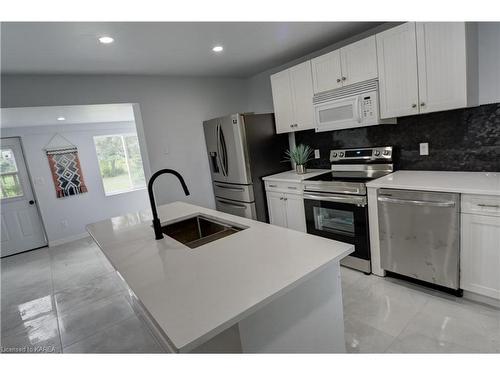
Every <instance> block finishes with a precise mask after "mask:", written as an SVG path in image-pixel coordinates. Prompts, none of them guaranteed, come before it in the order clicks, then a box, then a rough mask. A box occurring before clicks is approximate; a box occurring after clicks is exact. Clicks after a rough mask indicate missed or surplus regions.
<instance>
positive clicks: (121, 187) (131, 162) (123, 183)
mask: <svg viewBox="0 0 500 375" xmlns="http://www.w3.org/2000/svg"><path fill="white" fill-rule="evenodd" d="M94 144H95V149H96V152H97V159H98V160H99V169H100V171H101V177H102V183H103V185H104V192H105V194H106V195H113V194H119V193H125V192H127V191H133V190H138V189H143V188H144V187H146V180H145V179H144V170H143V169H142V158H141V151H140V148H139V140H138V139H137V135H136V134H116V135H105V136H96V137H94Z"/></svg>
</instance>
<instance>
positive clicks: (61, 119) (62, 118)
mask: <svg viewBox="0 0 500 375" xmlns="http://www.w3.org/2000/svg"><path fill="white" fill-rule="evenodd" d="M64 120H66V117H62V116H59V117H58V118H57V121H64Z"/></svg>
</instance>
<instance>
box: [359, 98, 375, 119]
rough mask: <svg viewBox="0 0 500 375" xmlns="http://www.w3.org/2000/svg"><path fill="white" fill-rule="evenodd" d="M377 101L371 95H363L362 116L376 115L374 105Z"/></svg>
mask: <svg viewBox="0 0 500 375" xmlns="http://www.w3.org/2000/svg"><path fill="white" fill-rule="evenodd" d="M374 105H375V101H374V100H373V99H372V96H371V95H367V96H363V97H361V117H362V118H370V117H373V116H374V112H373V106H374Z"/></svg>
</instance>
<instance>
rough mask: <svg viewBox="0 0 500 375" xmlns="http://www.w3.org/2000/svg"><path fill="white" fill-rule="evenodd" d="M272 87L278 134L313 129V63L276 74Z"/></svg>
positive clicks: (273, 77)
mask: <svg viewBox="0 0 500 375" xmlns="http://www.w3.org/2000/svg"><path fill="white" fill-rule="evenodd" d="M271 88H272V92H273V105H274V114H275V118H276V132H277V133H287V132H291V131H297V130H305V129H312V128H314V110H313V104H312V97H313V87H312V73H311V62H310V61H306V62H304V63H302V64H298V65H296V66H293V67H291V68H289V69H287V70H284V71H281V72H279V73H276V74H273V75H272V76H271Z"/></svg>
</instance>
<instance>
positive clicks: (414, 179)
mask: <svg viewBox="0 0 500 375" xmlns="http://www.w3.org/2000/svg"><path fill="white" fill-rule="evenodd" d="M366 186H367V187H369V188H392V189H408V190H426V191H443V192H451V193H465V194H481V195H500V173H497V172H448V171H397V172H394V173H391V174H389V175H387V176H384V177H380V178H377V179H376V180H373V181H370V182H368V183H367V184H366Z"/></svg>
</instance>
